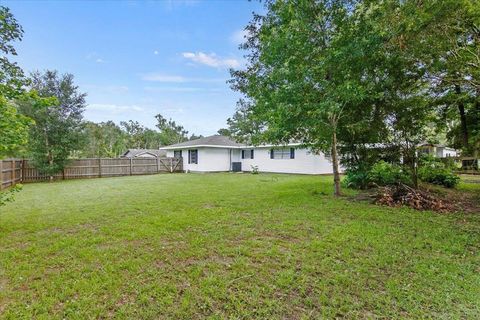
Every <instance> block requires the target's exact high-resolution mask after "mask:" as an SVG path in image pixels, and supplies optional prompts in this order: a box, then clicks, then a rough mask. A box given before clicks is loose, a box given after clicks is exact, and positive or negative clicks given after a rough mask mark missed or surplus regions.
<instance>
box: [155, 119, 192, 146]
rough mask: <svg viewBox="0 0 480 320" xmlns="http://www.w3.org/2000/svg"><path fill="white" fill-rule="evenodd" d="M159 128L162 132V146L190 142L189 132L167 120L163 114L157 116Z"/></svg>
mask: <svg viewBox="0 0 480 320" xmlns="http://www.w3.org/2000/svg"><path fill="white" fill-rule="evenodd" d="M155 118H156V119H157V128H158V130H159V131H160V139H161V140H160V141H161V143H162V145H170V144H174V143H179V142H183V141H187V140H188V131H187V130H185V128H184V127H183V126H182V125H180V124H177V123H176V122H175V121H173V120H172V119H168V120H167V119H166V118H165V117H163V116H162V115H161V114H157V115H156V116H155Z"/></svg>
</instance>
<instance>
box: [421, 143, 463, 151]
mask: <svg viewBox="0 0 480 320" xmlns="http://www.w3.org/2000/svg"><path fill="white" fill-rule="evenodd" d="M418 146H419V147H437V148H445V149H450V150H456V149H455V148H451V147H447V146H446V145H444V144H438V143H428V142H424V143H421V144H419V145H418Z"/></svg>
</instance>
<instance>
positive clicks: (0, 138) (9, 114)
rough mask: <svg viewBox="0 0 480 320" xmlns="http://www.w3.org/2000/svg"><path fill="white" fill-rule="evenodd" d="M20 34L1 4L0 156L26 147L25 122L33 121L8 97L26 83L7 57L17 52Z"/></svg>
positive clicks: (18, 91) (15, 94)
mask: <svg viewBox="0 0 480 320" xmlns="http://www.w3.org/2000/svg"><path fill="white" fill-rule="evenodd" d="M22 36H23V29H22V27H21V26H20V24H19V23H18V21H17V20H16V19H15V17H14V16H13V14H12V13H11V12H10V9H8V8H7V7H3V6H0V52H1V53H2V56H1V57H0V158H2V157H4V156H11V155H14V154H15V153H16V152H18V151H19V150H20V149H23V148H24V147H25V145H26V144H27V141H28V125H29V124H31V123H32V121H31V120H29V119H28V118H26V117H25V116H23V115H21V114H19V113H18V110H17V107H16V106H15V104H13V103H12V102H11V101H10V99H12V98H15V97H17V96H19V95H20V94H22V92H23V88H22V87H23V86H24V85H25V83H26V81H25V77H24V76H23V71H22V70H21V69H20V67H19V66H18V65H17V64H16V63H14V62H11V61H10V60H9V57H8V56H16V55H17V52H16V50H15V47H14V46H13V42H15V41H20V40H22Z"/></svg>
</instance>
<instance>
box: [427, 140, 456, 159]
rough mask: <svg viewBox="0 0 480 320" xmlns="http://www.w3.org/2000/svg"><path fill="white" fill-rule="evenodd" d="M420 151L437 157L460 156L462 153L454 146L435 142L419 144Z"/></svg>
mask: <svg viewBox="0 0 480 320" xmlns="http://www.w3.org/2000/svg"><path fill="white" fill-rule="evenodd" d="M418 151H419V153H420V154H431V155H433V156H434V157H437V158H450V157H458V156H459V155H460V153H459V152H458V151H457V150H455V149H453V148H450V147H447V146H444V145H441V144H433V143H423V144H421V145H419V146H418Z"/></svg>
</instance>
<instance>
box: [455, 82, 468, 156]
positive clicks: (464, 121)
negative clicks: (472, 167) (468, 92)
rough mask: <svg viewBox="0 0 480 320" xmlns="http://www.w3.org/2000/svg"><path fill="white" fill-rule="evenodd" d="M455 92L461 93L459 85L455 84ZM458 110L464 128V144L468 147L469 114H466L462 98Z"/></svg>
mask: <svg viewBox="0 0 480 320" xmlns="http://www.w3.org/2000/svg"><path fill="white" fill-rule="evenodd" d="M455 93H456V94H457V95H460V93H461V89H460V86H459V85H455ZM458 112H459V113H460V125H461V128H462V145H463V147H464V148H466V147H468V127H467V116H466V115H465V105H464V104H463V101H462V100H461V99H460V100H459V101H458Z"/></svg>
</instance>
